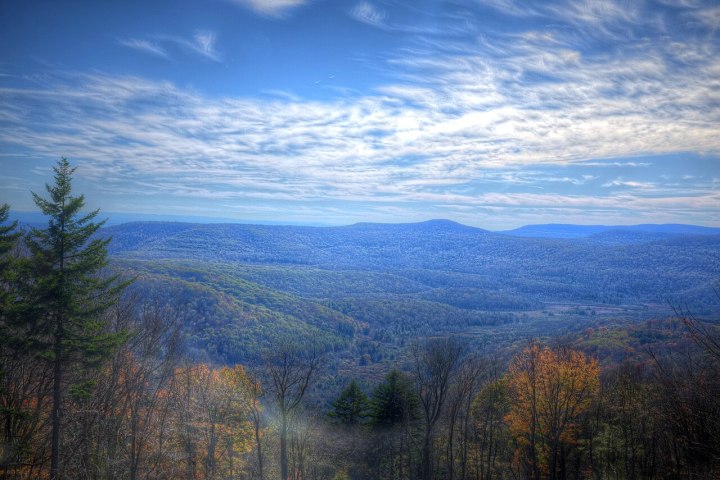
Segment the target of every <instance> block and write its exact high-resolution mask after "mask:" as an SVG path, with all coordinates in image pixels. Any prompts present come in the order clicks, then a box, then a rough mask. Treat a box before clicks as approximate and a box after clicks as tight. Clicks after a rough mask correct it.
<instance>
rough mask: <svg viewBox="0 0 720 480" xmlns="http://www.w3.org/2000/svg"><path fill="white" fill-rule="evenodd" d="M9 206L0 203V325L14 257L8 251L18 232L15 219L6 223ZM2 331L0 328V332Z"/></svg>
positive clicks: (16, 238) (3, 316)
mask: <svg viewBox="0 0 720 480" xmlns="http://www.w3.org/2000/svg"><path fill="white" fill-rule="evenodd" d="M9 216H10V206H9V205H8V204H3V205H0V309H2V310H0V325H3V324H4V318H5V315H6V309H7V307H8V295H9V285H10V284H11V283H12V272H13V268H12V267H13V265H14V259H13V257H12V256H11V255H9V253H10V252H11V250H12V249H13V248H14V247H15V245H16V244H17V241H18V238H19V237H20V233H18V232H16V231H15V229H16V228H17V221H15V222H12V223H10V224H6V223H7V221H8V218H9ZM1 333H2V331H1V330H0V334H1Z"/></svg>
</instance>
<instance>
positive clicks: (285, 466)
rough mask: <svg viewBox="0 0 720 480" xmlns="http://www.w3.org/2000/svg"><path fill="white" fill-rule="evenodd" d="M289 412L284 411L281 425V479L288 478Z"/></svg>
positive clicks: (285, 479)
mask: <svg viewBox="0 0 720 480" xmlns="http://www.w3.org/2000/svg"><path fill="white" fill-rule="evenodd" d="M287 478H288V464H287V413H285V412H282V425H280V480H287Z"/></svg>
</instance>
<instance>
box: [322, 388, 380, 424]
mask: <svg viewBox="0 0 720 480" xmlns="http://www.w3.org/2000/svg"><path fill="white" fill-rule="evenodd" d="M369 408H370V401H369V400H368V397H367V395H365V392H363V391H362V389H361V388H360V386H359V385H358V384H357V382H356V381H355V380H353V381H352V382H350V385H348V386H347V388H345V390H343V391H342V393H340V395H339V396H338V398H336V399H335V400H334V401H333V402H332V411H331V412H330V413H329V416H330V417H332V418H335V419H337V420H338V421H339V422H340V423H341V424H343V425H348V426H350V425H357V424H359V423H361V422H362V421H363V420H364V419H365V418H366V417H367V416H368V409H369Z"/></svg>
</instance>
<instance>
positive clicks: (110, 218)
mask: <svg viewBox="0 0 720 480" xmlns="http://www.w3.org/2000/svg"><path fill="white" fill-rule="evenodd" d="M85 213H88V212H85ZM41 218H46V216H45V215H44V214H43V213H42V212H40V211H37V210H31V211H22V210H11V211H10V220H11V221H15V220H17V221H18V222H20V223H26V224H37V223H39V220H40V219H41ZM99 220H106V223H105V225H104V226H105V227H110V226H117V225H122V224H125V223H133V222H176V223H196V224H238V225H268V226H272V225H277V226H297V227H348V226H352V225H359V224H374V225H402V224H406V225H411V224H421V223H428V222H438V221H445V222H452V223H455V224H458V225H462V226H465V227H469V228H478V229H481V230H487V231H490V232H512V231H516V230H522V229H527V228H533V227H535V228H536V227H544V226H547V227H583V228H602V229H616V228H623V227H627V228H631V227H672V226H675V227H696V228H703V229H713V230H718V231H720V225H709V224H692V223H647V222H645V223H628V224H599V223H587V224H585V223H567V222H552V221H551V222H544V223H529V224H523V225H519V226H517V227H510V228H487V227H480V226H475V225H469V224H466V223H463V222H459V221H457V220H453V219H450V218H430V219H426V220H415V221H394V222H393V221H367V220H361V221H357V222H351V223H329V222H310V221H292V220H253V219H239V218H233V217H215V216H205V215H178V214H153V213H127V212H103V211H101V212H100V214H99Z"/></svg>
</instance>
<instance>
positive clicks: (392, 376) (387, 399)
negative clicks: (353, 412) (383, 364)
mask: <svg viewBox="0 0 720 480" xmlns="http://www.w3.org/2000/svg"><path fill="white" fill-rule="evenodd" d="M418 406H419V402H418V398H417V395H416V393H415V390H414V388H413V385H412V381H410V379H409V378H408V377H407V376H406V375H403V374H402V373H400V372H399V371H397V370H392V371H391V372H390V373H388V374H387V375H386V376H385V380H384V381H383V382H382V383H380V384H379V385H378V386H377V387H375V390H373V393H372V398H371V399H370V415H369V416H370V419H371V423H372V424H373V425H374V426H393V425H398V424H401V423H403V422H407V421H413V420H417V419H418V418H419V414H418Z"/></svg>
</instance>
